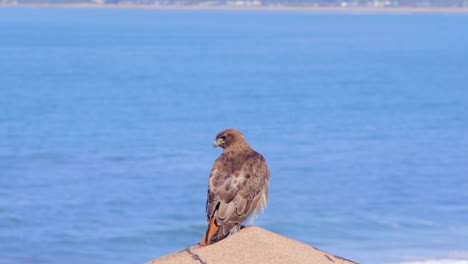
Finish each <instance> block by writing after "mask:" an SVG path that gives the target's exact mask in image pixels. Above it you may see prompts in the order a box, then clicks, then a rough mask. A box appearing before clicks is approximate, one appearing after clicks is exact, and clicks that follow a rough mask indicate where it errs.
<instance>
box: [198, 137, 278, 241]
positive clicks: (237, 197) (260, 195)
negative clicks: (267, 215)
mask: <svg viewBox="0 0 468 264" xmlns="http://www.w3.org/2000/svg"><path fill="white" fill-rule="evenodd" d="M213 147H222V148H223V149H224V150H223V153H222V154H221V156H219V158H218V159H217V160H216V161H215V163H214V165H213V169H212V170H211V174H210V179H209V181H208V199H207V201H206V212H207V216H208V223H209V224H208V229H207V231H206V234H205V236H204V237H203V239H202V241H201V242H200V246H206V245H209V244H212V243H215V242H217V241H219V240H221V239H224V238H226V237H227V236H229V235H230V234H233V233H234V232H236V231H238V230H239V229H240V228H241V224H242V222H244V220H246V219H247V218H248V217H249V216H250V217H255V216H256V214H257V213H258V211H260V210H263V208H264V207H265V206H266V204H267V201H268V185H269V182H270V170H269V169H268V166H267V163H266V161H265V158H264V157H263V156H262V154H260V153H258V152H256V151H255V150H253V149H252V148H251V147H250V145H249V143H248V142H247V140H246V139H245V137H244V135H242V133H241V132H239V131H238V130H236V129H233V128H230V129H226V130H224V131H222V132H221V133H219V134H218V135H217V136H216V140H215V142H214V145H213Z"/></svg>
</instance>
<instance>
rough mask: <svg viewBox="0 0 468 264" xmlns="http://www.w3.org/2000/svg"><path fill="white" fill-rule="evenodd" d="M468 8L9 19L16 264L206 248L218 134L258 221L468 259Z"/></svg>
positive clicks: (89, 13)
mask: <svg viewBox="0 0 468 264" xmlns="http://www.w3.org/2000/svg"><path fill="white" fill-rule="evenodd" d="M467 36H468V16H467V15H457V14H333V13H329V14H320V13H301V12H253V11H252V12H241V11H238V12H230V11H158V10H116V9H114V10H113V9H102V10H93V9H23V8H0V263H1V264H11V263H25V264H33V263H34V264H35V263H41V264H56V263H64V262H66V263H77V264H88V263H90V264H104V263H116V264H118V263H121V264H123V263H127V264H128V263H143V262H145V261H148V260H150V259H153V258H156V257H159V256H162V255H165V254H168V253H171V252H174V251H177V250H180V249H183V248H185V247H187V246H190V245H192V244H195V243H197V242H199V241H200V240H201V238H202V236H203V234H204V231H205V228H206V222H205V201H206V191H207V179H208V176H209V172H210V169H211V166H212V164H213V162H214V160H215V159H216V158H217V156H218V155H219V154H220V152H221V150H219V149H212V148H211V144H212V142H213V140H214V137H215V135H216V134H217V133H218V132H219V131H221V130H223V129H225V128H229V127H235V128H238V129H240V130H241V131H243V132H244V134H245V135H246V137H247V139H248V140H249V141H250V143H251V145H252V146H253V148H255V149H256V150H257V151H259V152H261V153H262V154H263V155H264V156H265V157H266V159H267V161H268V163H269V166H270V169H271V173H272V180H271V185H270V203H269V206H268V208H267V209H266V211H265V213H264V214H262V215H260V216H259V218H258V219H257V221H256V222H255V224H256V225H258V226H260V227H263V228H266V229H269V230H271V231H273V232H276V233H279V234H282V235H285V236H288V237H291V238H294V239H297V240H299V241H303V242H306V243H309V244H311V245H313V246H315V247H318V248H320V249H323V250H326V251H329V252H332V253H334V254H337V255H339V256H342V257H345V258H348V259H351V260H354V261H357V262H360V263H364V264H386V263H403V262H411V263H444V264H445V263H453V264H455V263H456V264H461V263H467V260H468V38H467Z"/></svg>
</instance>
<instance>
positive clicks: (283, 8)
mask: <svg viewBox="0 0 468 264" xmlns="http://www.w3.org/2000/svg"><path fill="white" fill-rule="evenodd" d="M0 7H36V8H101V9H102V8H104V9H155V10H213V11H216V10H218V11H277V12H313V13H379V14H381V13H384V14H385V13H390V14H391V13H397V14H398V13H401V14H413V13H415V14H419V13H423V14H424V13H455V14H457V13H461V14H467V13H468V6H467V7H405V6H402V7H338V6H335V7H333V6H327V7H320V6H294V5H284V4H277V5H248V4H247V5H245V4H241V5H236V4H230V5H229V4H224V5H218V4H203V3H200V4H159V5H157V4H152V5H148V4H129V3H120V4H91V3H69V4H63V3H57V4H44V3H42V4H41V3H33V4H31V3H27V4H5V3H2V2H0Z"/></svg>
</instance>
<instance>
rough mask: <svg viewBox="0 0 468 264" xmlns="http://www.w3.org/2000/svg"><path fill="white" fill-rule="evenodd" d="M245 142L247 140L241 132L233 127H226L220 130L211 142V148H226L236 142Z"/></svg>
mask: <svg viewBox="0 0 468 264" xmlns="http://www.w3.org/2000/svg"><path fill="white" fill-rule="evenodd" d="M244 143H245V144H247V145H248V143H247V140H246V139H245V138H244V135H242V133H241V132H240V131H239V130H237V129H234V128H228V129H226V130H223V131H221V132H220V133H219V134H218V135H217V136H216V140H215V142H214V144H213V148H216V147H222V148H223V149H224V148H227V147H229V146H232V145H237V144H244Z"/></svg>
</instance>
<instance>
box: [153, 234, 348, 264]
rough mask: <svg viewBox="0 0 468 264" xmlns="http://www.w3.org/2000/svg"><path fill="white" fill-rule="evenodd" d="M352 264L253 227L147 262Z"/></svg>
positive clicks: (172, 263) (195, 263)
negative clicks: (208, 243) (207, 243)
mask: <svg viewBox="0 0 468 264" xmlns="http://www.w3.org/2000/svg"><path fill="white" fill-rule="evenodd" d="M163 263H164V264H166V263H167V264H179V263H184V264H192V263H193V264H237V263H239V264H246V263H256V264H263V263H265V264H272V263H273V264H274V263H277V264H282V263H284V264H291V263H314V264H329V263H334V264H340V263H344V264H351V263H355V262H352V261H350V260H347V259H344V258H341V257H337V256H334V255H333V254H330V253H327V252H324V251H321V250H319V249H316V248H314V247H312V246H310V245H307V244H304V243H302V242H299V241H296V240H293V239H290V238H287V237H285V236H281V235H278V234H276V233H273V232H270V231H268V230H265V229H262V228H259V227H255V226H250V227H246V228H244V229H242V230H240V231H239V232H237V233H235V234H234V235H232V236H230V237H228V238H226V239H223V240H221V241H219V242H217V243H215V244H212V245H210V246H207V247H201V248H200V247H198V244H196V245H193V246H191V247H188V248H186V249H184V250H181V251H178V252H175V253H172V254H169V255H167V256H164V257H161V258H157V259H154V260H151V261H148V262H146V263H145V264H163Z"/></svg>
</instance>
